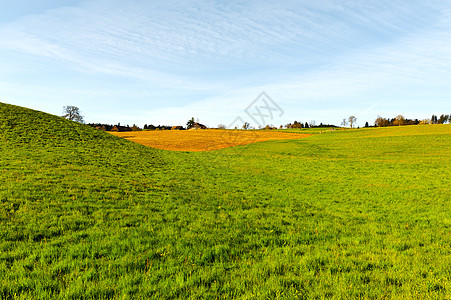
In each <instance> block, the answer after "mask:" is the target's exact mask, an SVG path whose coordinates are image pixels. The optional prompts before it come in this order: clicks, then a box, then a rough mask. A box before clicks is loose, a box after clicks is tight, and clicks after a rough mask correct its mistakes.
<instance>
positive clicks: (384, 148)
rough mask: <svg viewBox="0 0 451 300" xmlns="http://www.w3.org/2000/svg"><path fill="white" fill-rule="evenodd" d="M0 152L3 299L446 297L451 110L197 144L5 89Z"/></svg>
mask: <svg viewBox="0 0 451 300" xmlns="http://www.w3.org/2000/svg"><path fill="white" fill-rule="evenodd" d="M299 132H302V131H299ZM0 155H1V156H0V170H1V172H0V182H1V183H2V184H1V185H0V225H1V229H0V297H2V298H19V299H20V298H22V299H30V298H33V299H48V298H50V297H52V298H63V299H66V298H93V299H94V298H95V299H99V298H100V299H101V298H120V299H126V298H138V299H139V298H143V299H144V298H146V299H147V298H149V297H150V298H232V297H235V298H301V299H307V298H309V299H310V298H337V299H340V298H363V299H365V298H367V299H380V298H393V299H406V298H411V299H425V298H433V299H446V298H451V285H450V282H451V202H450V199H451V164H450V163H451V125H434V126H432V125H431V126H407V127H399V128H394V127H390V128H382V129H378V128H371V129H360V130H337V131H333V132H332V131H327V132H324V134H316V135H313V136H311V137H309V138H306V139H300V140H286V141H272V142H264V143H257V144H252V145H248V146H244V147H234V148H229V149H224V150H218V151H212V152H202V153H188V152H170V151H161V150H155V149H152V148H146V147H144V146H141V145H137V144H133V143H131V142H128V141H125V140H122V139H119V138H116V137H114V136H111V135H109V134H106V133H103V132H101V131H96V130H94V129H91V128H89V127H87V126H84V125H81V124H77V123H73V122H70V121H67V120H64V119H62V118H60V117H56V116H51V115H48V114H45V113H41V112H37V111H33V110H29V109H25V108H21V107H16V106H12V105H6V104H0Z"/></svg>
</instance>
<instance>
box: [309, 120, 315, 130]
mask: <svg viewBox="0 0 451 300" xmlns="http://www.w3.org/2000/svg"><path fill="white" fill-rule="evenodd" d="M309 125H310V128H313V127H315V126H316V121H315V120H311V121H310V123H309Z"/></svg>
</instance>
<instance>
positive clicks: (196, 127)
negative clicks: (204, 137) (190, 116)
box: [190, 122, 207, 129]
mask: <svg viewBox="0 0 451 300" xmlns="http://www.w3.org/2000/svg"><path fill="white" fill-rule="evenodd" d="M190 129H207V126H205V125H204V124H200V123H197V122H196V123H194V124H193V126H191V128H190Z"/></svg>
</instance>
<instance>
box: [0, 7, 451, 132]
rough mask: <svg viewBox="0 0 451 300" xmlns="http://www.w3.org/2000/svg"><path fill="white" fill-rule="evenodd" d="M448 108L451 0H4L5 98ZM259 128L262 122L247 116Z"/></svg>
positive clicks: (223, 115) (1, 67)
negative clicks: (262, 99) (263, 100)
mask: <svg viewBox="0 0 451 300" xmlns="http://www.w3.org/2000/svg"><path fill="white" fill-rule="evenodd" d="M263 91H265V92H266V93H267V94H268V95H269V96H270V97H271V98H272V99H273V100H274V102H276V103H277V104H278V105H279V107H280V108H282V109H283V112H284V113H283V115H282V116H280V115H279V114H278V115H277V116H275V117H274V119H272V120H268V123H272V124H274V125H279V124H286V123H288V122H292V121H294V120H298V121H303V122H305V121H310V120H315V121H316V123H317V124H319V123H321V122H323V123H334V124H337V125H338V124H340V123H341V120H342V119H343V118H346V117H348V116H350V115H355V116H356V117H357V118H358V123H359V125H363V124H364V123H365V122H366V121H368V122H370V123H372V122H374V120H375V119H376V117H377V115H382V116H384V117H394V116H396V115H398V114H403V115H404V116H405V117H408V118H426V117H430V115H432V114H433V113H435V114H440V113H451V2H449V1H442V0H428V1H424V0H422V1H415V0H413V1H409V2H407V1H396V0H390V1H386V0H377V1H376V0H374V1H358V0H355V1H347V0H343V1H327V0H316V1H290V0H281V1H277V2H276V1H262V0H259V1H254V0H248V1H235V0H231V1H213V0H210V1H207V0H184V1H144V0H128V1H118V0H40V1H35V0H16V1H6V0H0V101H1V102H6V103H11V104H16V105H21V106H26V107H30V108H34V109H38V110H42V111H45V112H49V113H52V114H57V115H60V114H61V110H62V107H63V106H64V105H75V106H78V107H80V109H81V111H82V113H83V115H84V116H85V120H86V121H87V122H103V123H114V124H116V123H117V122H120V123H121V124H127V123H128V124H130V125H131V124H133V123H136V124H138V125H143V124H145V123H147V124H168V125H169V124H171V125H184V124H186V121H187V120H188V119H189V118H191V117H192V116H193V117H195V118H198V119H199V120H200V121H201V122H202V123H205V124H207V125H209V126H217V125H218V124H225V125H228V124H230V123H231V122H233V120H235V119H236V117H242V118H243V119H244V120H246V121H251V119H250V118H249V117H248V116H247V115H246V113H245V109H246V108H247V107H248V105H249V104H250V103H252V102H253V100H254V99H255V98H256V97H257V96H258V95H259V94H260V93H261V92H263ZM253 125H256V124H253Z"/></svg>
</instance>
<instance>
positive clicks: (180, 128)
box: [171, 126, 185, 130]
mask: <svg viewBox="0 0 451 300" xmlns="http://www.w3.org/2000/svg"><path fill="white" fill-rule="evenodd" d="M171 130H185V128H183V126H172V128H171Z"/></svg>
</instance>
